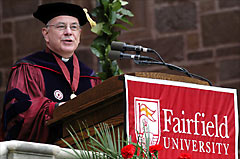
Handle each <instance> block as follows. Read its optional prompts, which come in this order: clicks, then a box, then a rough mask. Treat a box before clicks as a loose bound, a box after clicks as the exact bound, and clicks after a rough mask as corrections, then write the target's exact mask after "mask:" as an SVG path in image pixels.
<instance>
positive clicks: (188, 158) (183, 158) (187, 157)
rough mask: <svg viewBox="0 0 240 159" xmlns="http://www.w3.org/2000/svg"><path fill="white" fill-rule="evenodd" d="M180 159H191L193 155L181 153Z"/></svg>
mask: <svg viewBox="0 0 240 159" xmlns="http://www.w3.org/2000/svg"><path fill="white" fill-rule="evenodd" d="M178 159H191V155H190V154H189V153H181V154H180V156H179V157H178Z"/></svg>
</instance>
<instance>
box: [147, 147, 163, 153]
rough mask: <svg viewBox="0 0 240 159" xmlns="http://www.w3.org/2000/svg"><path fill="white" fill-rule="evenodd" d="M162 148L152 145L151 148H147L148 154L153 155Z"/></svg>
mask: <svg viewBox="0 0 240 159" xmlns="http://www.w3.org/2000/svg"><path fill="white" fill-rule="evenodd" d="M162 148H163V147H162V146H161V145H152V146H149V151H150V153H155V152H157V151H160V150H162Z"/></svg>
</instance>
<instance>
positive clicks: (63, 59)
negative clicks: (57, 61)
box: [62, 57, 70, 62]
mask: <svg viewBox="0 0 240 159" xmlns="http://www.w3.org/2000/svg"><path fill="white" fill-rule="evenodd" d="M69 60H70V58H64V57H62V61H63V62H68V61H69Z"/></svg>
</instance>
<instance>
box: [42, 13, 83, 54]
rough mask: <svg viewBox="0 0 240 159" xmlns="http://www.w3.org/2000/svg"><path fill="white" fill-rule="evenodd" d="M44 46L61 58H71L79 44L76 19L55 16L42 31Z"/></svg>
mask: <svg viewBox="0 0 240 159" xmlns="http://www.w3.org/2000/svg"><path fill="white" fill-rule="evenodd" d="M42 34H43V36H44V38H45V41H46V45H47V47H48V48H49V49H51V50H52V51H54V52H55V53H57V54H59V55H60V56H62V57H65V58H68V57H71V56H72V54H73V53H74V51H75V50H76V49H77V47H78V44H79V43H80V35H81V29H80V26H79V21H78V19H77V18H75V17H72V16H65V15H64V16H57V17H55V18H53V19H51V20H50V21H49V22H48V24H47V27H46V28H43V29H42Z"/></svg>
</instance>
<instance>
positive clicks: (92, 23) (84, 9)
mask: <svg viewBox="0 0 240 159" xmlns="http://www.w3.org/2000/svg"><path fill="white" fill-rule="evenodd" d="M83 11H84V12H85V14H86V17H87V20H88V22H89V23H90V25H91V27H94V26H96V22H95V21H94V20H92V18H91V17H90V16H89V14H88V10H87V9H86V8H83Z"/></svg>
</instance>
